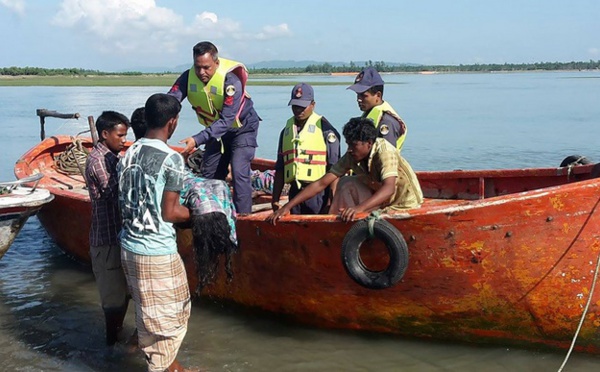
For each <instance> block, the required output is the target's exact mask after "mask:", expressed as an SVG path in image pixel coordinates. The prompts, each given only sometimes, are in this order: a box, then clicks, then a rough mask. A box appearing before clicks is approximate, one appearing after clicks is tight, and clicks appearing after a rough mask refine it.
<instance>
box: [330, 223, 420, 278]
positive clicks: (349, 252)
mask: <svg viewBox="0 0 600 372" xmlns="http://www.w3.org/2000/svg"><path fill="white" fill-rule="evenodd" d="M369 235H370V234H369V221H368V220H361V221H358V222H357V223H355V224H354V225H353V226H352V227H351V228H350V231H348V233H347V234H346V236H345V237H344V241H343V242H342V263H343V264H344V268H345V269H346V272H347V273H348V275H349V276H350V277H351V278H352V279H354V281H355V282H357V283H358V284H360V285H362V286H363V287H366V288H369V289H385V288H389V287H391V286H393V285H394V284H396V283H398V281H399V280H400V279H402V276H404V272H405V271H406V268H407V266H408V246H407V245H406V241H405V240H404V237H402V234H401V233H400V231H398V229H396V228H395V227H394V226H393V225H392V224H391V223H389V222H388V221H386V220H381V219H377V220H375V221H374V226H373V235H374V238H377V239H381V240H382V241H383V242H384V243H385V246H386V247H387V249H388V253H389V264H388V267H387V268H386V269H385V270H383V271H371V270H369V268H367V267H366V265H365V264H364V263H363V262H362V259H361V258H360V246H361V245H362V244H363V243H364V242H365V241H366V240H367V239H369V238H370V236H369Z"/></svg>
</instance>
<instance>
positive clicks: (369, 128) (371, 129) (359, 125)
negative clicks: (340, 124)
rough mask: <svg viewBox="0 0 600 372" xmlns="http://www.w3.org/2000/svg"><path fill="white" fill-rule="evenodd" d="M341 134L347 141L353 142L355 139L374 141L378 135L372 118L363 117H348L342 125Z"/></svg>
mask: <svg viewBox="0 0 600 372" xmlns="http://www.w3.org/2000/svg"><path fill="white" fill-rule="evenodd" d="M343 134H344V138H345V139H346V142H347V143H354V142H356V141H361V142H368V141H371V142H375V139H377V136H378V133H377V128H375V125H374V124H373V120H371V119H367V118H363V117H358V118H352V119H350V121H348V122H347V123H346V124H345V125H344V129H343Z"/></svg>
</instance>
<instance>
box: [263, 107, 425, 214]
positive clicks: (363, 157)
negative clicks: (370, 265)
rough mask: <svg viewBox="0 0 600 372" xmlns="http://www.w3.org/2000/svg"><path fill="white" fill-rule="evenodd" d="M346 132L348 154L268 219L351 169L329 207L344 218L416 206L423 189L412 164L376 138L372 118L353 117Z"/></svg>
mask: <svg viewBox="0 0 600 372" xmlns="http://www.w3.org/2000/svg"><path fill="white" fill-rule="evenodd" d="M343 134H344V138H345V139H346V143H347V144H348V150H347V151H346V154H345V155H344V156H343V157H342V158H341V159H340V160H339V161H338V162H337V163H336V164H335V165H334V166H333V167H332V168H331V169H330V170H329V172H328V173H326V174H325V175H324V176H323V177H321V178H320V179H318V180H317V181H315V182H313V183H312V184H310V185H309V186H308V187H306V188H305V189H304V190H302V192H300V194H298V195H297V196H296V197H295V198H293V199H292V200H290V201H289V202H288V203H287V204H286V205H285V206H284V207H282V208H281V209H279V210H277V211H276V212H274V213H272V214H271V215H270V216H269V217H267V221H269V222H271V223H272V224H275V223H276V222H277V220H278V219H279V218H280V217H282V216H285V215H287V214H289V212H290V210H291V208H293V207H294V206H295V205H297V204H300V203H302V202H303V201H304V200H306V199H308V198H310V197H312V196H313V195H316V194H317V193H319V192H320V191H321V190H323V189H325V188H326V187H327V186H329V185H330V184H331V183H332V182H333V181H335V180H336V179H338V178H339V177H342V176H343V175H344V174H346V173H347V172H348V171H349V170H352V171H353V174H354V175H353V176H344V177H342V179H341V180H340V182H339V183H338V186H337V189H336V191H335V195H334V198H333V203H332V205H331V209H330V211H329V212H330V213H339V214H340V218H341V219H342V220H343V221H351V220H352V219H353V218H354V216H355V214H356V213H361V212H370V211H372V210H375V209H379V208H387V209H393V210H398V209H408V208H417V207H419V206H420V205H421V204H422V203H423V192H422V191H421V187H420V185H419V181H418V180H417V177H416V175H415V173H414V172H413V170H412V168H411V167H410V165H409V164H408V162H407V161H406V160H404V159H403V158H402V157H401V156H400V154H399V152H398V150H396V148H395V147H394V146H393V145H391V144H390V143H389V142H387V141H386V140H385V139H382V138H377V135H378V133H377V129H376V128H375V127H374V126H373V122H372V121H371V120H369V119H366V118H352V119H350V121H349V122H348V123H347V124H346V125H344V130H343Z"/></svg>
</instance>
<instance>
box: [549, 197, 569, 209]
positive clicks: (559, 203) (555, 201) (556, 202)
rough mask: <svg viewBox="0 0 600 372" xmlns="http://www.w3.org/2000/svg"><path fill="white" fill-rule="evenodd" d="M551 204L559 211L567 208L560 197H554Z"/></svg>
mask: <svg viewBox="0 0 600 372" xmlns="http://www.w3.org/2000/svg"><path fill="white" fill-rule="evenodd" d="M550 203H552V207H553V208H554V209H556V210H557V211H562V210H563V208H564V207H565V204H564V203H563V202H562V200H561V197H560V196H558V195H557V196H553V197H551V198H550Z"/></svg>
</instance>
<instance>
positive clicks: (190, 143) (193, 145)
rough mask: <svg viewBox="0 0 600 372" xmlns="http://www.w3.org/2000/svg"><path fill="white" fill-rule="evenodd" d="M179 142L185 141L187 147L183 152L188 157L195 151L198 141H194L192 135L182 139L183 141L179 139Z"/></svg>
mask: <svg viewBox="0 0 600 372" xmlns="http://www.w3.org/2000/svg"><path fill="white" fill-rule="evenodd" d="M179 143H185V148H184V149H183V151H182V152H181V154H182V155H183V156H184V157H187V156H188V155H189V154H191V153H192V152H194V149H196V141H194V139H193V138H192V137H188V138H186V139H182V140H181V141H179Z"/></svg>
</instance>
